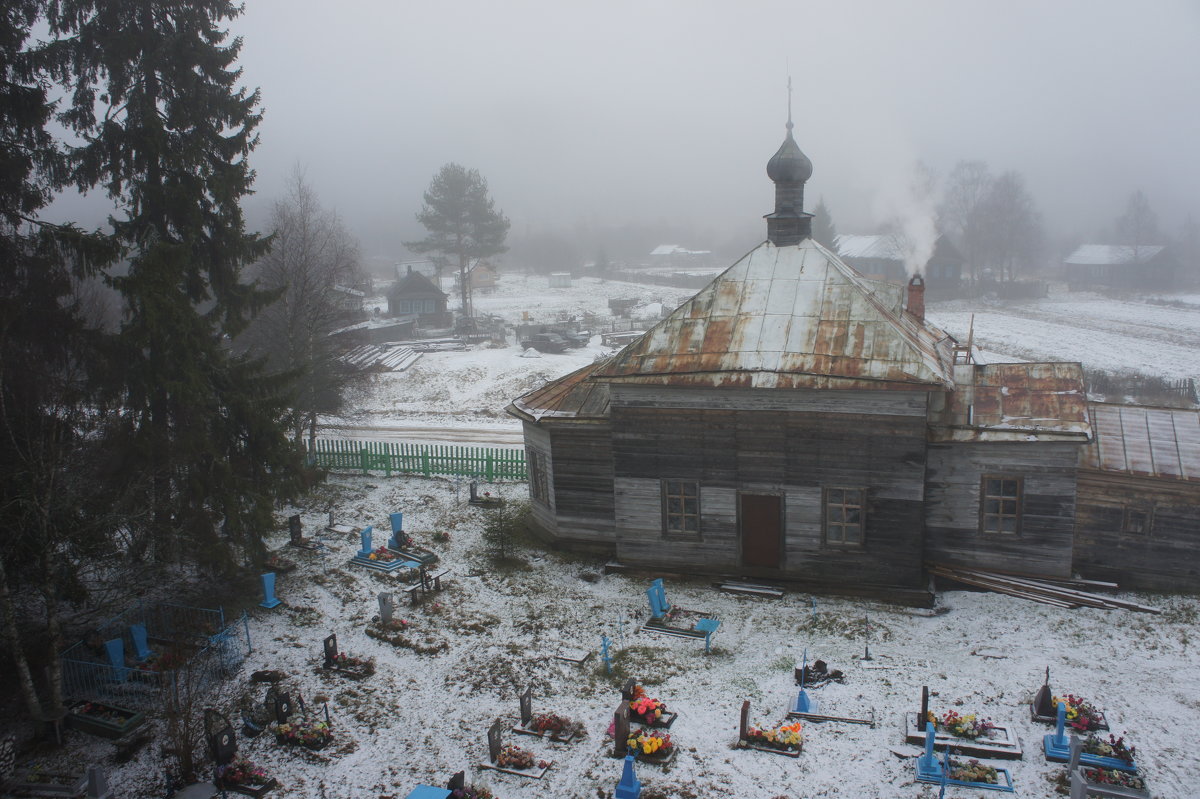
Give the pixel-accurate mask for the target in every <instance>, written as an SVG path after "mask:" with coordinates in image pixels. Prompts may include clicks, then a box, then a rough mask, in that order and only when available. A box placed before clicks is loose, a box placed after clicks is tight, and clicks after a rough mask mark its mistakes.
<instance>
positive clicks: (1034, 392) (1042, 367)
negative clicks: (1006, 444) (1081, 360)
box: [931, 363, 1091, 441]
mask: <svg viewBox="0 0 1200 799" xmlns="http://www.w3.org/2000/svg"><path fill="white" fill-rule="evenodd" d="M955 372H956V373H955V376H956V378H957V383H958V385H957V387H956V390H955V391H954V392H953V393H952V394H949V395H948V396H947V400H946V406H945V408H944V411H943V412H937V413H935V414H934V418H933V419H932V420H931V421H933V422H934V428H933V430H932V431H931V434H932V436H933V438H934V440H950V441H1005V440H1012V441H1030V440H1050V439H1063V438H1065V439H1068V440H1076V441H1086V440H1087V439H1088V437H1089V435H1090V430H1091V427H1090V424H1089V421H1088V413H1087V391H1086V389H1085V388H1084V382H1083V367H1082V366H1081V365H1080V364H1078V363H993V364H963V365H960V366H958V367H956V370H955Z"/></svg>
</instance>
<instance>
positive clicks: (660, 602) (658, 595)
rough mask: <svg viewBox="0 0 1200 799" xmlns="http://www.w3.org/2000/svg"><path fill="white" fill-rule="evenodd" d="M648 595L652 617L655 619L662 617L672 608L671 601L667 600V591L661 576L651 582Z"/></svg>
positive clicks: (647, 591) (647, 590)
mask: <svg viewBox="0 0 1200 799" xmlns="http://www.w3.org/2000/svg"><path fill="white" fill-rule="evenodd" d="M646 596H647V597H648V598H649V600H650V616H651V618H653V619H655V620H657V619H661V618H662V617H663V616H665V615H666V613H667V611H669V610H670V609H671V605H670V603H669V602H667V592H666V589H665V588H663V581H662V578H661V577H656V578H654V581H653V582H651V583H650V587H649V588H647V589H646Z"/></svg>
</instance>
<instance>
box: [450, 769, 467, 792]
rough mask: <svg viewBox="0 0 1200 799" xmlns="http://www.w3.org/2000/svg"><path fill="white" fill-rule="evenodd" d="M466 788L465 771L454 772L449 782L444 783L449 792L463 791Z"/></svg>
mask: <svg viewBox="0 0 1200 799" xmlns="http://www.w3.org/2000/svg"><path fill="white" fill-rule="evenodd" d="M466 787H467V773H466V772H465V771H459V772H456V773H455V774H454V776H453V777H451V778H450V781H449V782H447V783H446V788H447V789H448V790H451V791H461V790H465V789H466Z"/></svg>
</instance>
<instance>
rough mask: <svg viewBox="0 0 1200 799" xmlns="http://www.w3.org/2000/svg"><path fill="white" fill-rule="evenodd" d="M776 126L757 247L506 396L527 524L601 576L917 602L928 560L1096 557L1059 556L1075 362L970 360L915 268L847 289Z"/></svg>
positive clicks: (1066, 508) (1047, 565) (844, 272)
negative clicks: (896, 280) (600, 557)
mask: <svg viewBox="0 0 1200 799" xmlns="http://www.w3.org/2000/svg"><path fill="white" fill-rule="evenodd" d="M787 129H788V132H787V136H786V138H785V140H784V142H783V144H782V146H781V147H780V148H779V150H778V152H776V153H775V155H774V156H773V157H772V158H771V159H770V161H769V162H768V164H767V174H768V176H769V177H770V178H771V180H772V181H773V182H774V184H775V210H774V212H773V213H771V214H768V215H767V217H766V219H767V240H766V241H765V242H763V243H762V244H761V245H759V246H758V247H757V248H755V249H754V250H752V251H751V252H750V253H749V254H747V255H746V256H744V257H743V258H742V259H741V260H739V261H738V262H737V263H735V264H734V265H733V266H732V267H730V268H729V269H727V270H726V271H725V272H723V273H722V274H721V275H720V276H719V277H717V278H716V279H715V280H713V281H712V282H711V283H709V284H708V285H707V286H706V287H705V288H704V289H702V290H701V291H700V292H699V293H698V294H696V295H695V296H694V297H693V298H692V299H691V300H689V301H688V302H686V303H684V304H683V305H681V306H680V307H679V308H677V309H676V310H675V311H674V312H673V313H672V314H670V315H669V316H668V317H667V318H665V319H664V320H663V321H662V322H660V323H659V324H657V325H655V326H654V327H653V328H651V329H650V330H649V331H647V332H646V333H645V334H644V335H642V336H641V337H640V338H638V339H636V340H635V341H633V342H631V343H630V344H629V345H627V346H626V347H625V348H624V349H622V350H621V351H620V352H618V353H616V354H615V355H614V356H612V357H610V358H608V359H606V360H602V361H598V362H596V363H594V364H591V365H588V366H586V367H584V368H582V369H580V370H578V371H576V372H573V373H571V374H569V375H566V376H565V377H562V378H560V379H558V380H554V381H551V382H549V383H547V384H546V385H544V386H542V387H541V388H538V389H536V390H534V391H531V392H529V393H527V394H525V395H524V396H521V397H519V398H517V399H516V400H514V401H513V403H512V404H511V405H510V407H509V412H510V413H511V414H512V415H514V416H516V417H517V418H519V419H521V420H522V422H523V428H524V435H525V444H526V452H527V456H528V463H529V470H530V497H531V504H532V507H533V515H534V517H535V520H536V525H537V527H538V530H539V531H540V532H541V534H542V535H544V536H545V537H546V538H547V539H548V540H549V541H551V542H552V543H554V544H556V545H558V546H562V547H567V548H575V549H589V550H598V551H603V552H606V553H608V554H610V555H611V556H613V557H615V559H616V562H617V564H618V565H620V566H622V567H628V568H645V569H653V570H659V571H662V570H670V571H675V572H681V573H691V574H713V575H720V576H728V577H732V576H737V577H742V578H758V579H764V580H773V581H784V582H789V583H793V584H800V585H802V586H805V587H807V588H809V589H810V590H819V591H826V592H830V593H846V594H854V595H864V596H880V597H886V598H888V599H891V600H894V601H900V602H912V603H918V604H924V603H927V602H928V601H930V594H929V591H928V582H927V579H928V578H927V571H926V569H927V566H928V565H929V564H942V565H949V566H954V567H967V568H977V569H991V570H998V571H1005V572H1010V573H1016V574H1023V575H1031V576H1043V577H1059V578H1062V577H1069V576H1071V575H1072V574H1073V573H1074V572H1075V571H1077V570H1078V569H1079V568H1080V567H1081V566H1084V565H1087V566H1092V565H1095V566H1097V567H1099V566H1100V565H1101V564H1100V563H1099V562H1098V561H1095V560H1092V561H1088V560H1086V559H1084V558H1080V557H1079V556H1078V555H1077V553H1076V549H1077V547H1076V542H1077V541H1078V540H1080V537H1078V536H1077V535H1076V524H1077V511H1076V508H1077V501H1076V494H1077V486H1078V484H1079V481H1080V477H1079V473H1080V471H1081V463H1083V464H1085V465H1086V463H1087V456H1086V452H1087V450H1088V447H1089V445H1091V444H1092V443H1093V441H1094V439H1093V435H1092V427H1093V423H1092V418H1091V416H1090V415H1089V407H1088V403H1087V398H1086V393H1085V390H1084V381H1083V372H1082V368H1081V367H1080V365H1079V364H1077V363H1019V364H978V363H975V362H974V360H973V359H972V357H971V352H970V347H969V345H962V344H960V343H959V342H957V341H956V340H955V339H954V338H953V337H951V336H949V335H948V334H947V333H945V332H944V331H942V330H940V329H938V328H937V327H936V326H934V325H932V324H931V323H930V322H929V321H928V320H926V319H925V313H924V302H925V297H924V293H925V284H924V280H923V278H922V277H921V276H919V275H918V276H914V277H912V278H911V279H910V280H909V281H908V283H907V284H906V285H896V284H893V283H889V282H882V281H874V280H870V279H868V278H866V277H864V276H862V275H861V274H859V273H858V272H857V271H856V270H855V269H853V268H851V267H850V266H848V265H847V264H846V263H845V262H844V261H843V260H842V259H841V258H839V257H838V256H837V255H836V254H835V253H833V252H831V251H830V250H828V249H826V248H825V247H823V246H821V245H820V244H819V243H817V242H816V241H814V240H813V239H812V238H811V215H810V214H808V213H806V212H804V210H803V196H804V184H805V182H806V181H807V179H808V178H809V176H810V175H811V174H812V164H811V162H810V161H809V160H808V158H807V157H806V156H805V155H804V154H803V153H802V152H801V151H800V148H799V147H798V146H797V145H796V142H795V141H794V139H793V137H792V133H791V129H792V124H791V121H790V120H789V122H788V125H787ZM1196 515H1197V514H1195V513H1194V512H1193V518H1195V516H1196ZM1184 526H1185V527H1186V525H1184ZM1195 527H1196V522H1194V521H1193V522H1192V524H1191V528H1190V529H1191V535H1192V538H1193V540H1196V539H1197V538H1200V536H1198V535H1197V531H1196V529H1195ZM1116 534H1117V535H1120V534H1121V533H1120V531H1118V532H1117V533H1116ZM1180 535H1184V533H1182V532H1181V533H1180ZM1194 548H1195V547H1194V544H1193V545H1192V551H1193V552H1194ZM1189 557H1191V558H1192V559H1193V565H1194V562H1195V555H1194V554H1190V555H1189ZM1108 562H1109V563H1111V562H1112V558H1111V557H1108Z"/></svg>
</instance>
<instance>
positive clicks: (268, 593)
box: [258, 572, 283, 610]
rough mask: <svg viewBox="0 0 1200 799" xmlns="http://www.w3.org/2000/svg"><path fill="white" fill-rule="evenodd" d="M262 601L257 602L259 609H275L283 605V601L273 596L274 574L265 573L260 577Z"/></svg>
mask: <svg viewBox="0 0 1200 799" xmlns="http://www.w3.org/2000/svg"><path fill="white" fill-rule="evenodd" d="M262 588H263V601H262V602H259V603H258V604H259V606H260V607H264V608H267V609H268V610H270V609H271V608H277V607H279V606H280V605H281V604H283V600H281V599H279V598H278V597H276V596H275V572H267V573H266V574H264V575H263V576H262Z"/></svg>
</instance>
